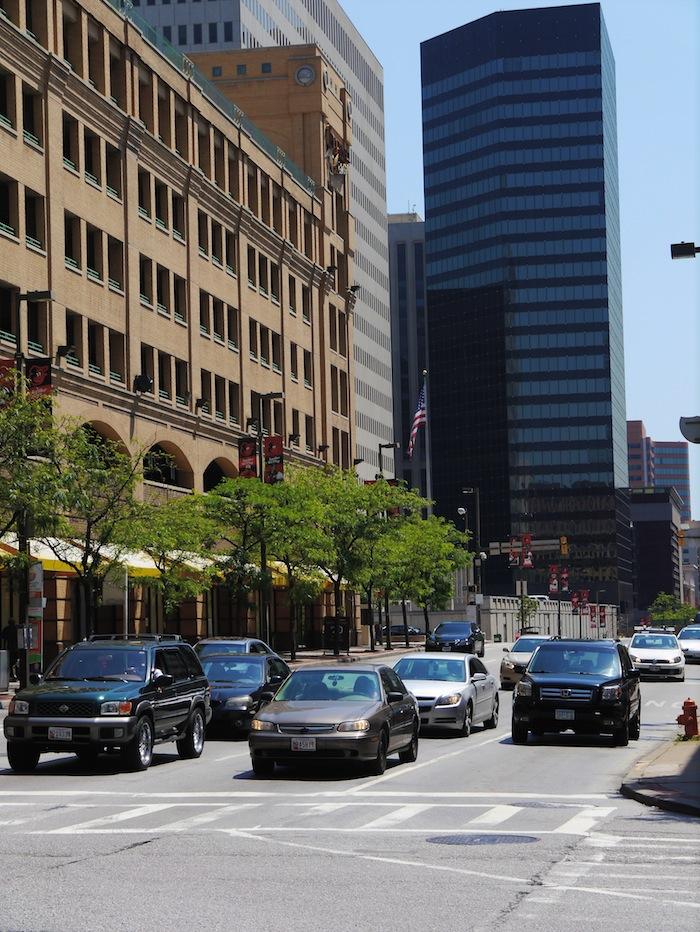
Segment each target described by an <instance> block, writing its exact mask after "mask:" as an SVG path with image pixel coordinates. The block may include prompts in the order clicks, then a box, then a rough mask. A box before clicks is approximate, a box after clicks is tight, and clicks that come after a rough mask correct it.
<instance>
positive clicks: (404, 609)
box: [401, 599, 411, 647]
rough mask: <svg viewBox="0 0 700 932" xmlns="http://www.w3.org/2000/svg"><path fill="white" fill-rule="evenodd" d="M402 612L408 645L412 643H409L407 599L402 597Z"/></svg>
mask: <svg viewBox="0 0 700 932" xmlns="http://www.w3.org/2000/svg"><path fill="white" fill-rule="evenodd" d="M401 612H402V614H403V636H404V638H405V640H406V647H410V646H411V645H410V644H409V643H408V615H407V614H406V599H401Z"/></svg>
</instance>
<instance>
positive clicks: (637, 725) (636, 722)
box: [629, 712, 642, 741]
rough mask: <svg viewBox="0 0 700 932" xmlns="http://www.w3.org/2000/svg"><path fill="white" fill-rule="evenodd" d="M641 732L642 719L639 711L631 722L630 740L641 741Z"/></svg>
mask: <svg viewBox="0 0 700 932" xmlns="http://www.w3.org/2000/svg"><path fill="white" fill-rule="evenodd" d="M641 732H642V722H641V719H640V714H639V712H637V714H636V715H635V716H634V718H633V719H632V721H631V722H630V733H629V737H630V741H639V736H640V734H641Z"/></svg>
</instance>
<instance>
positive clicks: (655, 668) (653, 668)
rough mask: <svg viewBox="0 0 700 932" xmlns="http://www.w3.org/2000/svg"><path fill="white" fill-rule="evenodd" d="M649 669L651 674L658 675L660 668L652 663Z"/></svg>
mask: <svg viewBox="0 0 700 932" xmlns="http://www.w3.org/2000/svg"><path fill="white" fill-rule="evenodd" d="M649 669H650V670H651V671H652V673H658V672H659V670H660V669H661V667H658V666H657V665H656V664H655V663H652V665H651V666H650V667H649Z"/></svg>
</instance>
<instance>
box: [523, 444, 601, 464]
mask: <svg viewBox="0 0 700 932" xmlns="http://www.w3.org/2000/svg"><path fill="white" fill-rule="evenodd" d="M610 463H612V450H611V449H610V448H609V447H603V448H601V449H595V448H594V449H591V448H584V449H580V450H556V449H555V450H515V451H514V450H511V452H510V464H511V466H514V467H515V468H519V467H523V466H602V465H608V464H610Z"/></svg>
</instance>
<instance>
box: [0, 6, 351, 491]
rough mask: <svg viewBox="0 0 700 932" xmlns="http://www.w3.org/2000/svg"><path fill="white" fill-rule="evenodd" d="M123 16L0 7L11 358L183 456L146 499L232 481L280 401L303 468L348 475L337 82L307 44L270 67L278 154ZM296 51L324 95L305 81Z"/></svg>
mask: <svg viewBox="0 0 700 932" xmlns="http://www.w3.org/2000/svg"><path fill="white" fill-rule="evenodd" d="M113 2H114V4H115V5H114V6H113V5H112V4H111V3H108V2H105V0H80V2H79V3H78V2H73V0H55V2H48V0H0V358H2V357H8V356H11V355H13V354H14V353H15V352H16V351H17V349H20V350H21V351H22V352H23V353H24V354H25V356H26V357H28V358H29V359H32V358H42V357H51V359H52V362H53V365H52V374H53V382H54V386H55V388H56V390H57V393H58V406H59V407H60V408H61V409H62V410H63V411H65V412H68V413H70V414H72V415H75V416H76V417H78V418H80V419H82V420H84V421H85V422H87V423H91V424H92V425H94V427H95V428H96V429H97V430H98V431H99V432H101V433H102V434H104V435H106V436H109V437H112V438H114V439H118V440H121V441H123V442H125V443H131V444H138V445H141V446H143V447H146V448H151V449H153V448H155V449H156V450H159V449H162V450H164V451H166V452H167V453H168V454H170V456H171V457H172V463H173V466H172V468H171V469H168V470H167V474H165V473H164V472H163V471H162V470H161V471H160V472H158V471H151V472H150V473H149V474H148V477H147V481H146V487H147V492H151V493H152V494H159V495H163V494H165V495H181V494H187V493H188V492H189V491H191V490H200V491H201V490H206V489H208V488H211V487H212V486H213V485H215V484H216V482H217V481H219V479H220V478H221V477H222V476H233V475H236V474H237V469H238V452H237V450H238V440H239V438H240V437H242V436H244V435H245V434H246V431H247V430H248V428H249V421H250V419H251V418H256V417H257V414H258V410H259V404H260V396H261V395H264V394H266V393H269V392H283V393H284V398H283V399H280V400H273V401H271V400H270V399H265V400H264V401H263V423H264V429H265V430H266V431H267V432H270V433H277V434H281V435H282V436H283V438H284V444H285V448H286V454H287V455H288V456H291V457H292V458H293V459H295V460H297V461H299V462H305V463H309V464H311V463H320V462H323V461H328V462H334V463H337V464H339V465H342V466H345V467H348V466H351V465H352V459H353V447H354V438H353V426H352V425H353V410H352V407H353V405H352V392H351V389H350V386H351V385H352V381H351V378H352V372H351V360H352V317H351V314H350V311H351V308H352V303H353V294H352V292H348V284H349V282H350V281H351V272H350V270H349V263H350V262H351V259H352V242H351V235H352V234H351V230H352V221H351V219H350V216H349V213H348V210H347V203H348V200H347V199H348V191H347V184H348V182H347V177H346V175H345V162H344V161H343V159H344V158H345V152H344V150H343V149H342V147H348V146H349V144H350V131H349V120H348V114H347V112H346V109H345V108H344V107H343V105H342V101H343V93H344V92H343V88H342V85H341V82H340V79H339V78H338V75H337V74H335V72H333V70H332V69H331V68H330V66H329V65H328V63H327V62H325V60H324V59H323V57H322V56H321V54H320V53H319V52H318V50H317V49H315V48H313V47H306V48H304V49H303V50H299V49H293V48H287V49H285V50H282V52H283V53H284V54H282V55H279V56H278V55H275V57H274V61H273V67H274V68H276V69H280V72H281V70H282V69H283V68H284V69H286V70H285V72H284V73H285V74H286V77H285V78H282V77H281V73H280V80H278V81H275V82H270V84H269V97H270V99H271V100H272V101H273V102H274V101H275V100H277V99H278V98H280V99H281V96H282V95H280V94H279V90H278V89H279V88H281V87H282V86H284V87H285V88H286V91H285V93H286V94H287V99H288V101H289V107H288V110H287V114H286V117H287V118H288V119H290V120H291V121H292V122H291V125H290V126H289V127H288V129H287V130H286V131H285V130H284V129H283V127H282V124H283V122H284V118H285V115H284V113H282V114H275V113H272V112H271V113H270V115H269V116H270V119H266V120H265V121H263V122H265V126H266V127H267V128H268V130H269V131H270V132H271V133H273V132H274V135H275V141H271V140H270V139H269V138H267V137H266V136H265V135H264V134H263V133H262V132H261V131H260V129H259V128H258V127H257V126H255V125H254V124H253V123H251V122H250V120H249V119H248V118H247V117H246V116H245V115H244V114H243V113H241V110H239V109H238V108H237V107H236V106H234V105H233V104H232V103H231V102H230V101H229V100H227V99H226V97H224V96H223V94H222V93H220V92H219V91H218V90H217V89H216V88H215V87H214V86H213V85H211V84H210V83H209V82H208V81H206V80H205V79H204V78H203V77H202V75H201V74H199V73H198V72H197V71H196V70H195V69H194V67H193V65H192V63H191V62H190V61H189V60H188V59H186V58H185V57H184V56H183V55H182V54H181V53H180V52H178V51H176V50H175V49H173V48H171V47H170V46H169V45H168V44H167V43H165V41H164V40H161V39H160V38H158V37H156V36H155V35H154V34H153V33H152V30H150V31H149V29H148V27H146V26H145V24H144V25H143V26H141V27H139V26H138V25H137V23H136V22H135V17H133V16H132V17H131V18H128V19H127V18H125V17H124V16H123V15H122V12H121V10H120V8H119V3H118V0H113ZM149 39H150V40H149ZM300 53H301V54H303V56H304V61H305V62H306V64H307V66H308V67H314V68H317V69H319V70H320V69H323V73H324V74H327V75H328V82H327V83H326V84H325V86H324V87H323V90H322V93H319V85H318V84H317V85H316V87H314V88H310V87H304V86H303V85H302V84H299V83H297V82H295V81H294V80H293V79H291V80H290V78H289V74H291V70H290V69H295V65H296V67H298V65H297V63H296V61H294V62H292V61H291V60H292V59H294V58H295V56H297V55H298V54H300ZM285 55H286V57H287V58H288V59H290V62H288V63H285V61H284V59H285ZM268 58H269V55H268ZM266 60H268V59H267V58H266ZM294 73H297V72H296V70H295V72H294ZM296 114H298V115H299V118H298V119H296V118H295V119H292V117H293V116H295V115H296ZM264 115H265V114H264V112H262V111H261V112H260V116H261V119H262V117H263V116H264ZM282 137H284V138H285V139H287V140H288V148H289V152H285V151H282V146H281V145H279V143H278V141H277V140H278V139H281V138H282ZM340 144H342V146H341V145H340ZM329 145H330V147H331V152H330V154H329V153H328V152H327V150H328V148H329ZM292 153H293V154H292ZM295 157H297V158H298V159H299V161H300V162H301V163H303V165H302V167H300V166H299V165H298V164H295V161H294V159H295ZM33 291H50V292H51V300H50V301H40V302H31V301H30V302H28V301H26V300H25V299H24V298H23V297H22V298H21V299H20V296H24V295H26V293H27V292H33ZM18 341H19V342H18Z"/></svg>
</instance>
